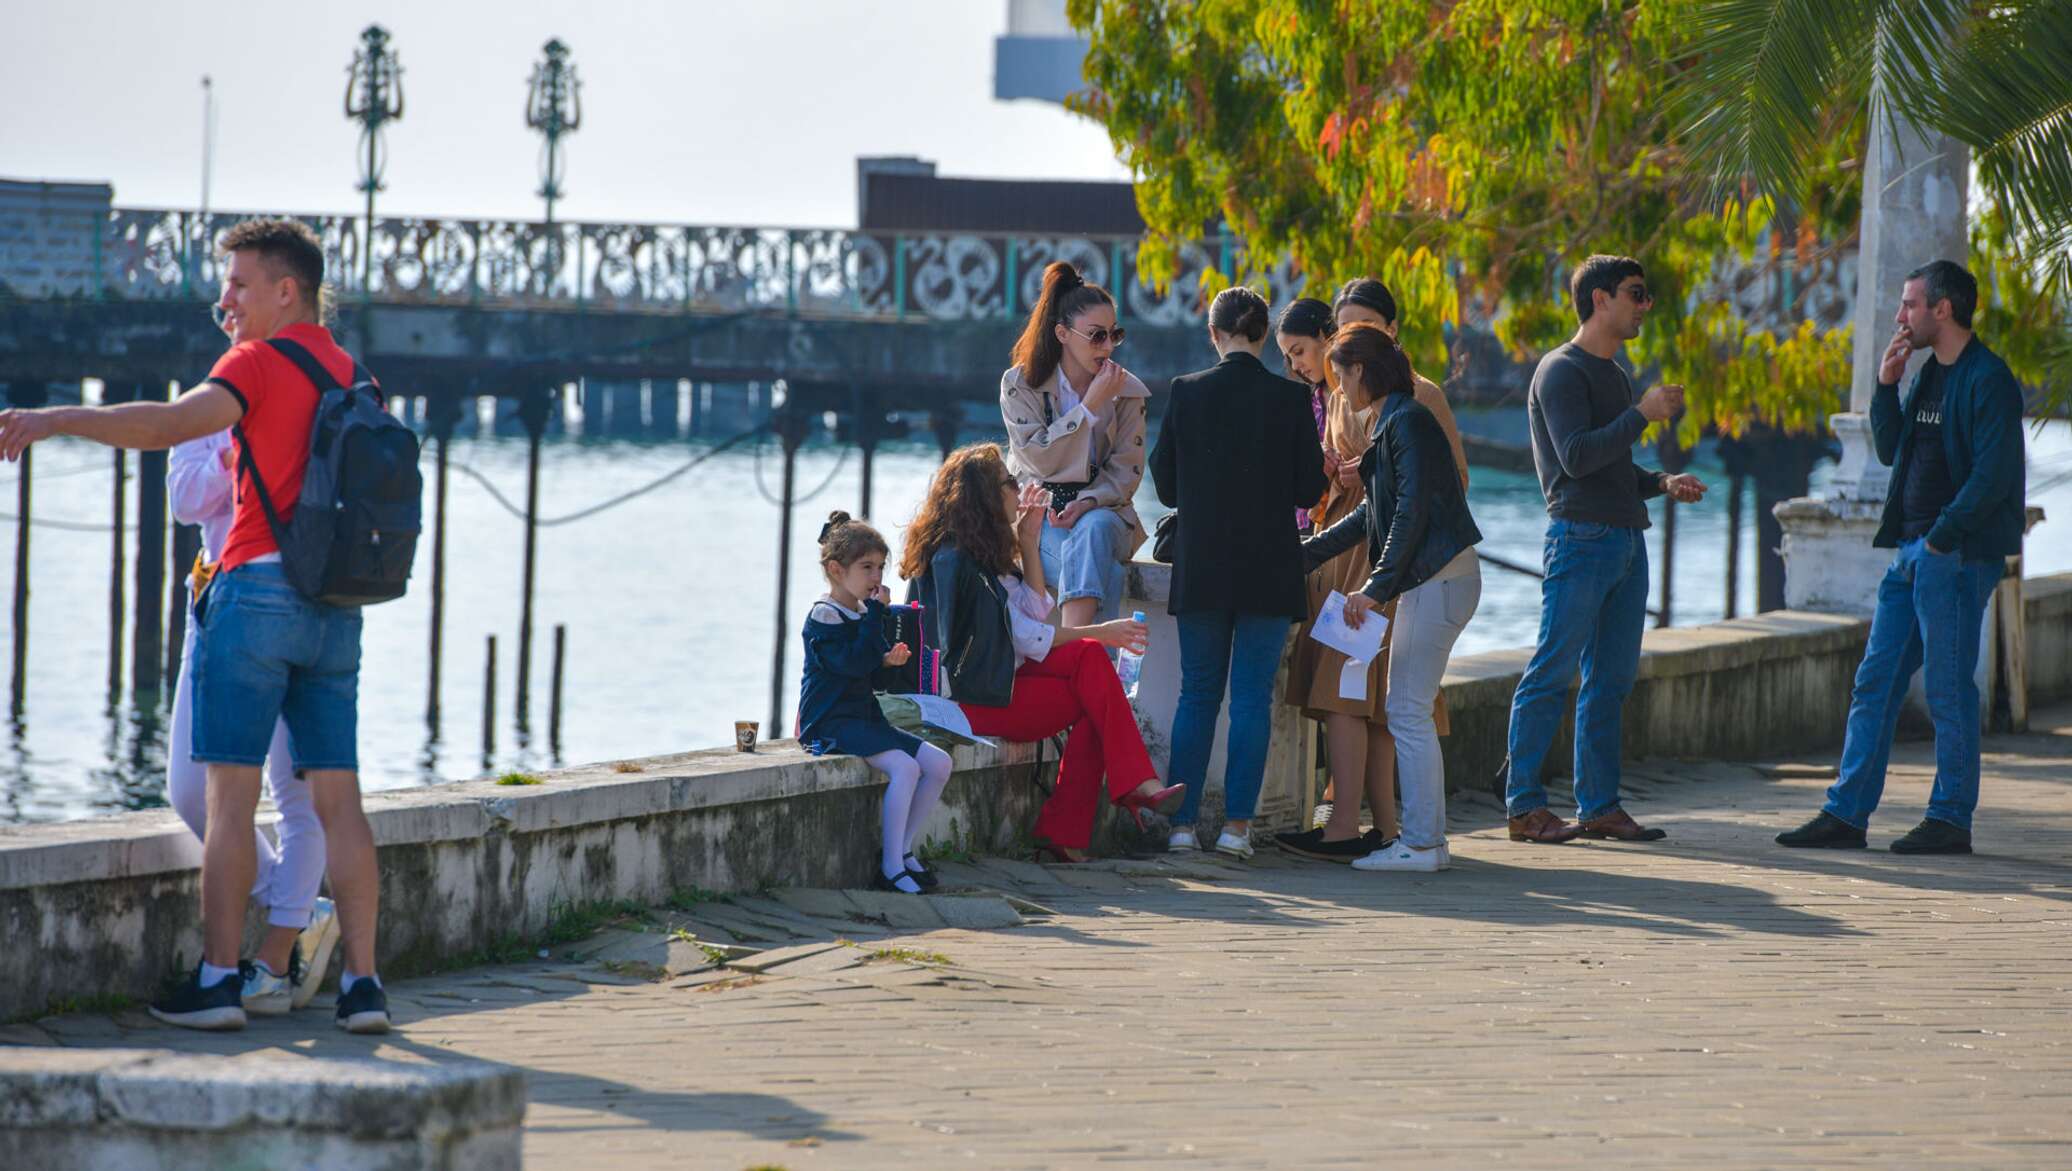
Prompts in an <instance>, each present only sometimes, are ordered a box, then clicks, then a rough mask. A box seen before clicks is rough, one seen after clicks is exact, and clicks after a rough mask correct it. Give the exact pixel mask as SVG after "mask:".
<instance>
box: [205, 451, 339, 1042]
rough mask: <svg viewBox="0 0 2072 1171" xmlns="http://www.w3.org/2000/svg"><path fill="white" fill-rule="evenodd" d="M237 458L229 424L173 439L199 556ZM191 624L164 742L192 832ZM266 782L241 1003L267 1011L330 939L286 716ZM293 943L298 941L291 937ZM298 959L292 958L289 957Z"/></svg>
mask: <svg viewBox="0 0 2072 1171" xmlns="http://www.w3.org/2000/svg"><path fill="white" fill-rule="evenodd" d="M236 476H237V472H236V468H235V466H234V465H233V463H232V448H231V443H230V434H229V432H218V433H216V434H214V435H208V436H204V437H203V438H200V439H195V440H190V441H189V442H186V443H182V444H179V445H178V446H176V447H174V448H173V450H172V454H171V456H170V458H169V460H168V462H167V468H166V477H165V479H166V494H167V496H168V497H170V504H171V506H172V512H173V519H175V520H177V521H179V522H180V523H182V524H192V525H200V526H201V536H202V557H201V559H202V561H203V562H205V563H213V562H214V561H215V559H216V556H217V555H218V554H219V553H221V552H222V550H223V539H224V537H225V536H227V535H228V534H229V532H230V517H231V512H232V511H233V508H232V504H233V500H234V495H235V493H234V489H235V486H236ZM197 632H198V626H197V624H196V622H195V621H194V613H193V611H192V609H190V610H189V611H188V615H187V638H186V642H185V643H184V644H183V648H182V650H181V652H180V677H179V679H178V680H177V681H176V682H175V683H174V685H173V724H172V729H171V733H170V735H169V737H168V740H169V741H170V742H169V743H168V745H167V746H166V798H167V800H169V801H170V802H171V803H172V806H173V810H174V812H176V813H178V814H179V815H180V820H181V821H184V822H186V823H187V828H189V829H191V830H193V831H194V836H195V837H197V838H199V837H202V836H203V835H204V833H205V832H206V830H207V826H208V822H209V812H208V811H209V798H208V766H207V765H204V764H202V763H201V762H200V761H197V760H195V759H194V758H193V745H194V678H193V676H194V649H195V648H194V644H195V638H196V636H197ZM266 788H267V793H268V795H269V796H271V797H272V798H273V803H274V805H275V807H276V808H278V809H279V810H280V815H281V816H280V822H279V824H278V825H277V826H276V827H275V830H276V833H277V834H278V835H279V837H280V842H279V845H278V847H276V845H275V844H274V842H272V841H270V840H268V838H267V836H266V833H265V831H264V830H254V831H253V832H254V833H255V834H256V835H257V836H258V846H259V869H258V873H257V876H256V877H255V878H254V880H253V882H252V897H253V898H254V899H255V900H257V901H259V902H260V903H263V904H264V905H265V906H266V926H267V930H266V935H265V937H264V938H263V939H262V941H261V942H260V945H259V954H258V957H257V961H256V963H254V964H253V965H252V966H251V967H250V968H249V969H247V970H246V972H245V981H244V1007H245V1011H246V1012H250V1013H256V1014H260V1015H272V1014H278V1013H284V1012H287V1011H288V1010H289V1009H290V1008H301V1007H302V1006H303V1005H305V1004H308V1003H309V1000H310V998H311V997H312V996H314V995H315V994H316V989H317V985H318V984H320V983H322V982H323V978H324V969H325V967H326V966H327V965H328V964H329V962H330V957H331V951H332V948H333V947H334V946H335V945H336V943H337V941H338V917H337V915H336V913H335V912H334V911H333V909H332V906H331V900H329V899H320V898H318V897H317V888H318V886H319V884H321V883H322V882H323V879H324V828H323V826H322V825H321V824H319V823H318V821H317V814H316V809H315V807H314V806H313V805H311V804H310V796H309V782H308V781H306V780H303V779H302V778H301V777H298V776H296V775H295V765H294V755H293V752H292V751H291V748H290V745H289V743H288V726H287V724H285V723H279V724H276V725H275V727H274V730H273V743H272V744H271V745H269V746H268V748H267V753H266ZM298 945H299V947H298ZM298 959H299V961H300V962H299V963H298V962H297V960H298Z"/></svg>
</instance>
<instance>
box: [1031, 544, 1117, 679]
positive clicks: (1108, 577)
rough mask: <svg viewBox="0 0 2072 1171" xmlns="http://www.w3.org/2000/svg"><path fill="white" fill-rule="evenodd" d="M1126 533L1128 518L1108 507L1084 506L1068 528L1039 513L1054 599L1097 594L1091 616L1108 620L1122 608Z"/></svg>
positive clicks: (1045, 571) (1062, 601) (1047, 578)
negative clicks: (1084, 511) (1082, 510)
mask: <svg viewBox="0 0 2072 1171" xmlns="http://www.w3.org/2000/svg"><path fill="white" fill-rule="evenodd" d="M1129 533H1130V526H1129V522H1128V521H1125V520H1123V519H1122V514H1121V513H1119V512H1117V511H1115V510H1114V509H1112V508H1094V509H1089V510H1088V511H1087V513H1086V515H1085V516H1082V517H1080V518H1079V519H1078V520H1076V521H1074V522H1073V523H1072V527H1071V528H1069V529H1060V528H1054V527H1052V525H1051V523H1050V518H1049V517H1047V516H1046V517H1045V518H1044V519H1043V536H1042V544H1041V552H1042V556H1043V577H1044V580H1045V581H1048V582H1049V583H1050V588H1051V592H1052V593H1054V594H1056V595H1057V599H1058V605H1060V606H1062V605H1064V604H1065V603H1066V602H1070V601H1075V600H1077V599H1079V598H1096V599H1098V600H1099V601H1098V603H1097V604H1096V606H1095V608H1094V621H1096V622H1107V621H1109V620H1111V619H1113V618H1115V617H1116V616H1117V615H1118V614H1119V613H1120V612H1121V609H1122V585H1123V568H1124V567H1123V563H1122V556H1123V553H1122V545H1123V542H1124V541H1126V540H1128V539H1129ZM1110 657H1113V656H1110Z"/></svg>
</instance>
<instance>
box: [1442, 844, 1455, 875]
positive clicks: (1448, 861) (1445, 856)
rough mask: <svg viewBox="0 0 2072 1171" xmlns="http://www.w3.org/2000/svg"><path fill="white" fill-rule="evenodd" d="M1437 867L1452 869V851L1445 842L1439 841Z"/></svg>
mask: <svg viewBox="0 0 2072 1171" xmlns="http://www.w3.org/2000/svg"><path fill="white" fill-rule="evenodd" d="M1439 869H1441V870H1451V869H1453V851H1452V850H1450V849H1447V847H1446V843H1445V842H1440V843H1439Z"/></svg>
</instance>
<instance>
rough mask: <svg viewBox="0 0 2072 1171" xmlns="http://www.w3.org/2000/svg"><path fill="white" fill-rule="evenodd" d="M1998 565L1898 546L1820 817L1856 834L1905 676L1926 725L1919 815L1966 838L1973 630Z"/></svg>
mask: <svg viewBox="0 0 2072 1171" xmlns="http://www.w3.org/2000/svg"><path fill="white" fill-rule="evenodd" d="M2000 572H2001V563H2000V562H1999V561H1966V560H1964V558H1963V557H1962V555H1960V554H1958V553H1955V552H1950V553H1931V552H1929V551H1928V542H1927V540H1926V539H1925V538H1922V537H1916V538H1914V539H1913V540H1910V541H1904V542H1902V543H1901V544H1900V546H1899V553H1898V555H1897V556H1895V557H1893V559H1892V567H1891V568H1890V569H1888V570H1886V571H1885V579H1884V580H1883V581H1881V582H1879V583H1878V609H1877V612H1876V613H1875V615H1873V617H1872V618H1871V637H1870V643H1869V645H1867V646H1866V647H1864V651H1863V662H1862V663H1861V664H1860V665H1858V666H1857V668H1856V685H1855V687H1854V689H1853V690H1852V691H1851V693H1850V696H1849V724H1848V730H1847V731H1846V732H1845V733H1844V736H1843V740H1842V765H1841V768H1840V770H1839V771H1838V772H1837V775H1836V777H1835V783H1834V784H1833V785H1832V786H1830V787H1829V788H1828V791H1827V811H1828V812H1829V813H1830V814H1833V815H1834V816H1836V817H1838V818H1840V819H1842V820H1843V821H1846V822H1848V823H1849V824H1850V825H1853V826H1855V827H1856V828H1858V829H1867V828H1869V826H1870V821H1871V814H1872V812H1874V811H1875V810H1876V809H1877V808H1878V798H1879V796H1880V795H1882V794H1883V793H1884V791H1885V765H1886V762H1887V761H1888V760H1890V759H1891V757H1892V733H1893V729H1894V728H1895V726H1896V725H1897V724H1898V722H1899V709H1900V705H1901V702H1902V701H1904V700H1905V699H1906V694H1907V684H1908V683H1909V682H1910V681H1911V680H1912V679H1913V677H1914V672H1915V671H1916V670H1918V669H1923V668H1925V671H1924V672H1923V675H1922V680H1921V682H1922V687H1923V690H1925V691H1926V692H1927V696H1928V717H1929V720H1930V721H1931V722H1932V723H1934V725H1935V788H1934V790H1933V791H1932V792H1931V793H1930V794H1929V797H1928V816H1929V817H1931V818H1934V819H1935V820H1936V821H1941V822H1947V823H1949V824H1950V825H1954V826H1957V827H1959V828H1961V829H1964V830H1966V831H1969V830H1970V829H1971V814H1972V810H1974V809H1975V808H1977V806H1978V768H1979V745H1978V739H1979V693H1978V680H1977V679H1976V678H1974V677H1973V672H1974V671H1976V670H1977V669H1978V650H1979V624H1980V623H1981V622H1983V621H1984V620H1985V616H1986V603H1987V602H1988V601H1990V600H1991V599H1992V596H1993V586H1994V584H1995V583H1996V582H1998V581H1999V580H2000Z"/></svg>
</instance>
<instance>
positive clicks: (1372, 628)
mask: <svg viewBox="0 0 2072 1171" xmlns="http://www.w3.org/2000/svg"><path fill="white" fill-rule="evenodd" d="M1388 629H1389V620H1388V619H1387V618H1384V617H1382V615H1381V613H1380V612H1379V611H1370V612H1369V613H1368V614H1367V619H1366V621H1364V622H1362V623H1361V624H1360V628H1359V629H1358V630H1354V629H1353V628H1352V627H1350V626H1347V625H1346V624H1345V595H1344V594H1342V593H1339V592H1338V591H1337V590H1332V591H1331V596H1330V597H1328V598H1325V599H1324V605H1323V608H1322V609H1320V610H1318V611H1317V620H1316V622H1315V623H1313V624H1311V626H1310V628H1309V636H1310V637H1311V638H1313V639H1316V640H1317V641H1318V642H1320V643H1323V644H1324V645H1325V646H1327V647H1330V648H1331V649H1332V650H1334V651H1337V652H1338V653H1339V654H1341V655H1344V656H1345V657H1346V658H1348V659H1358V660H1360V661H1361V662H1363V663H1365V662H1368V661H1370V660H1371V659H1373V658H1374V656H1376V655H1378V654H1380V653H1381V639H1382V636H1383V635H1385V634H1387V633H1388Z"/></svg>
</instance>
